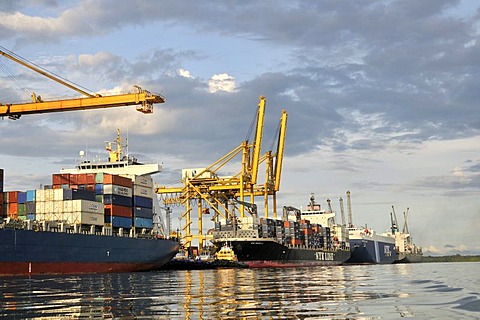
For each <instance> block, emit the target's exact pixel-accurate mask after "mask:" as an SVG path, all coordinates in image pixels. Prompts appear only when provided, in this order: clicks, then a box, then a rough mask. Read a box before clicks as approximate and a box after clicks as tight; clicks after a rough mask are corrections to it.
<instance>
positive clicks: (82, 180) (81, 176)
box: [77, 173, 87, 184]
mask: <svg viewBox="0 0 480 320" xmlns="http://www.w3.org/2000/svg"><path fill="white" fill-rule="evenodd" d="M77 184H87V175H86V173H80V174H77Z"/></svg>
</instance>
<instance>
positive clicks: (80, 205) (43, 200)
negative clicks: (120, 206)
mask: <svg viewBox="0 0 480 320" xmlns="http://www.w3.org/2000/svg"><path fill="white" fill-rule="evenodd" d="M64 185H66V184H64ZM96 215H99V216H96ZM35 220H38V221H62V222H67V223H70V224H89V225H103V220H104V219H103V204H101V203H98V202H95V194H94V193H93V192H90V191H86V190H77V189H63V188H55V189H43V190H36V191H35Z"/></svg>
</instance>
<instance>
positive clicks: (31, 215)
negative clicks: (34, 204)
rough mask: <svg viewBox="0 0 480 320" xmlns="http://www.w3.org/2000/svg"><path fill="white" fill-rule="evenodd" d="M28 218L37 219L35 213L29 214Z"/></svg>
mask: <svg viewBox="0 0 480 320" xmlns="http://www.w3.org/2000/svg"><path fill="white" fill-rule="evenodd" d="M27 220H35V213H29V214H27Z"/></svg>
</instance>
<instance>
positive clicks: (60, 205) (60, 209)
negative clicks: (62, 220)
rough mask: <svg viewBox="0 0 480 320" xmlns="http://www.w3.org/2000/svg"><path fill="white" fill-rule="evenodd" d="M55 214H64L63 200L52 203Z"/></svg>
mask: <svg viewBox="0 0 480 320" xmlns="http://www.w3.org/2000/svg"><path fill="white" fill-rule="evenodd" d="M52 205H53V211H52V212H53V213H63V200H60V201H52Z"/></svg>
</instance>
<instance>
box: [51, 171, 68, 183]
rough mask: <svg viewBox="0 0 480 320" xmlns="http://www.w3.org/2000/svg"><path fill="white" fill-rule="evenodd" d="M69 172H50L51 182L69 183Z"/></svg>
mask: <svg viewBox="0 0 480 320" xmlns="http://www.w3.org/2000/svg"><path fill="white" fill-rule="evenodd" d="M71 176H72V175H71V174H70V173H54V174H52V184H53V185H62V184H66V185H70V181H71Z"/></svg>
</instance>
